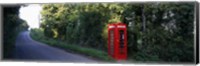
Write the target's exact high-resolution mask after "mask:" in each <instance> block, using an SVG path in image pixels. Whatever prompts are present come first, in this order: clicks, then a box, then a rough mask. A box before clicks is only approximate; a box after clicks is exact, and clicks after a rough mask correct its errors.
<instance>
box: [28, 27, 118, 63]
mask: <svg viewBox="0 0 200 66" xmlns="http://www.w3.org/2000/svg"><path fill="white" fill-rule="evenodd" d="M30 36H31V37H32V38H33V39H34V40H36V41H39V42H42V43H45V44H48V45H50V46H54V47H58V48H61V49H64V50H66V51H69V52H75V53H78V54H82V55H85V56H87V57H92V58H95V59H98V60H101V61H109V62H114V60H113V59H112V58H111V57H109V56H108V54H107V53H106V52H103V51H101V50H97V49H93V48H86V47H80V46H78V45H75V44H68V43H66V42H63V41H58V40H55V39H51V38H47V37H45V36H44V34H43V32H42V29H31V32H30Z"/></svg>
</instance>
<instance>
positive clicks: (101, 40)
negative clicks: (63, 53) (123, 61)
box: [41, 2, 195, 62]
mask: <svg viewBox="0 0 200 66" xmlns="http://www.w3.org/2000/svg"><path fill="white" fill-rule="evenodd" d="M194 4H195V3H193V2H188V3H172V2H168V3H167V2H166V3H83V4H77V3H72V4H45V5H43V10H42V12H41V14H42V26H41V28H43V29H44V35H45V36H47V37H50V38H55V39H58V40H63V41H67V42H68V43H70V44H75V45H79V46H83V47H90V48H95V49H100V50H103V51H107V50H106V49H107V25H108V24H110V23H116V22H123V23H125V24H127V26H128V27H127V29H128V30H127V32H128V58H129V59H130V60H132V59H134V60H136V61H161V62H194V55H193V54H194V50H193V48H194V47H193V45H194V42H193V41H194V39H193V36H194V34H193V32H194V30H193V28H194V27H193V24H194V20H193V18H194Z"/></svg>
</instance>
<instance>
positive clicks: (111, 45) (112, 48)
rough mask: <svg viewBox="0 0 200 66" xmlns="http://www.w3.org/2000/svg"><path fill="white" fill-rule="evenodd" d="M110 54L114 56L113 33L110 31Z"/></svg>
mask: <svg viewBox="0 0 200 66" xmlns="http://www.w3.org/2000/svg"><path fill="white" fill-rule="evenodd" d="M110 53H111V55H113V54H114V31H113V30H110Z"/></svg>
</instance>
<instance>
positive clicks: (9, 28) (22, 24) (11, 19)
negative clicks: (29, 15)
mask: <svg viewBox="0 0 200 66" xmlns="http://www.w3.org/2000/svg"><path fill="white" fill-rule="evenodd" d="M19 9H20V5H13V6H4V7H3V58H11V57H12V53H13V50H14V48H15V45H14V44H15V39H16V37H17V35H18V33H19V32H20V31H24V30H27V29H28V27H29V26H28V25H27V23H26V21H24V20H22V19H20V18H19Z"/></svg>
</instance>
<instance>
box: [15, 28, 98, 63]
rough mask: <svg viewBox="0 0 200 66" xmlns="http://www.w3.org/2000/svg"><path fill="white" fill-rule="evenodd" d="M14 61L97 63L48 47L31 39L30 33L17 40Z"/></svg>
mask: <svg viewBox="0 0 200 66" xmlns="http://www.w3.org/2000/svg"><path fill="white" fill-rule="evenodd" d="M15 46H16V48H15V51H14V60H22V61H59V62H60V61H61V62H62V61H64V62H89V63H91V62H92V63H94V62H97V61H95V60H93V59H90V58H87V57H85V56H82V55H79V54H73V53H69V52H66V51H64V50H61V49H58V48H55V47H52V46H48V45H46V44H44V43H40V42H37V41H35V40H33V39H32V38H30V36H29V32H28V31H25V32H22V33H20V34H19V36H18V37H17V39H16V44H15Z"/></svg>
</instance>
